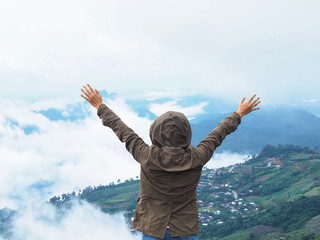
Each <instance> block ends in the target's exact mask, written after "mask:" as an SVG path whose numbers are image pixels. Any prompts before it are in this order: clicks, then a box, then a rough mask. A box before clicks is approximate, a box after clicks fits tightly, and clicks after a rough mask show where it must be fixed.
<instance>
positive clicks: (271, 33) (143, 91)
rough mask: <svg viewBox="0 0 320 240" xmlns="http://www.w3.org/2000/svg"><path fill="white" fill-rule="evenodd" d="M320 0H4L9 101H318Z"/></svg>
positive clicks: (0, 43)
mask: <svg viewBox="0 0 320 240" xmlns="http://www.w3.org/2000/svg"><path fill="white" fill-rule="evenodd" d="M319 7H320V3H319V1H317V0H308V1H302V0H293V1H292V0H290V1H289V0H286V1H284V0H280V1H278V0H277V1H276V0H271V1H268V2H265V1H253V0H250V1H249V0H244V1H236V0H230V1H218V0H210V1H209V0H200V1H197V2H194V1H182V0H177V1H167V0H164V1H160V2H155V1H147V0H141V1H133V0H124V1H116V0H108V1H102V0H93V1H85V0H78V1H62V0H57V1H42V0H31V1H27V2H26V1H17V0H13V1H2V2H1V9H0V79H1V88H0V94H1V96H2V98H9V99H21V98H22V99H28V100H43V99H56V98H57V97H58V96H59V97H60V96H67V97H73V98H78V97H79V88H80V87H81V86H82V85H83V84H84V83H87V82H89V83H91V84H92V85H94V86H95V87H96V88H98V89H106V90H107V91H108V92H116V93H118V94H120V96H122V97H126V98H137V97H140V98H144V97H147V96H150V95H151V96H150V97H155V96H157V95H170V96H179V95H190V94H206V95H214V96H219V97H225V98H236V99H239V98H241V97H242V96H246V95H251V94H253V93H257V94H259V95H260V96H261V97H262V98H263V99H264V101H265V102H266V103H275V102H276V103H278V102H295V101H303V100H304V101H311V100H313V101H319V98H320V97H319V94H318V87H319V70H318V66H319V63H320V62H319V61H320V60H319V57H318V56H319V54H320V47H319V40H320V39H319V38H320V19H319V18H320V17H319V14H318V9H319Z"/></svg>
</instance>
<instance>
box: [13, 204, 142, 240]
mask: <svg viewBox="0 0 320 240" xmlns="http://www.w3.org/2000/svg"><path fill="white" fill-rule="evenodd" d="M13 239H25V240H42V239H46V240H57V239H61V240H69V239H79V240H89V239H90V240H91V239H95V240H100V239H101V240H102V239H119V240H138V239H141V234H137V235H133V234H131V232H130V229H129V227H128V225H127V224H126V222H125V219H124V217H123V215H122V214H117V215H112V216H111V215H109V214H105V213H103V212H101V211H100V210H99V209H97V208H95V207H93V206H92V205H89V204H88V203H86V202H74V203H73V205H72V207H71V208H70V209H64V213H63V214H61V213H59V210H58V209H57V208H55V207H54V206H52V205H49V204H41V205H39V204H38V205H29V206H28V207H27V208H25V209H21V210H20V211H19V215H18V217H17V219H15V221H14V224H13Z"/></svg>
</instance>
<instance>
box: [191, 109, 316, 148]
mask: <svg viewBox="0 0 320 240" xmlns="http://www.w3.org/2000/svg"><path fill="white" fill-rule="evenodd" d="M226 116H227V114H220V115H219V116H213V117H212V118H211V119H210V120H203V121H201V122H199V123H196V124H192V130H193V133H194V134H193V139H192V144H194V145H197V144H198V143H199V142H200V141H201V140H202V139H203V138H204V137H205V136H206V135H207V134H208V133H209V132H210V131H211V130H212V129H213V128H214V127H215V126H217V124H218V123H219V122H220V121H221V120H223V118H224V117H226ZM319 133H320V118H318V117H317V116H315V115H313V114H311V113H309V112H306V111H304V110H301V109H296V108H289V107H284V106H282V107H279V106H278V107H272V108H271V107H267V108H263V109H262V110H260V111H259V112H255V113H253V114H250V115H248V116H245V117H244V118H243V119H242V123H241V124H240V126H239V127H238V129H237V131H236V132H235V133H232V134H231V135H229V136H228V137H227V138H226V140H225V141H224V142H223V144H222V145H221V147H219V148H218V149H217V152H222V151H224V150H228V151H231V152H245V151H247V152H248V153H251V154H255V153H258V152H259V151H261V150H262V148H263V146H265V145H266V144H268V143H272V144H274V145H278V144H292V145H301V146H309V147H311V148H317V147H319V146H320V134H319Z"/></svg>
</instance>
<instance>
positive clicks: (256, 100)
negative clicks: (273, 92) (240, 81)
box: [252, 97, 260, 104]
mask: <svg viewBox="0 0 320 240" xmlns="http://www.w3.org/2000/svg"><path fill="white" fill-rule="evenodd" d="M259 100H260V98H259V97H258V98H257V99H255V100H254V101H253V102H252V103H253V104H254V103H256V102H258V101H259Z"/></svg>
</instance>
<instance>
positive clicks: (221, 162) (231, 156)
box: [206, 152, 248, 168]
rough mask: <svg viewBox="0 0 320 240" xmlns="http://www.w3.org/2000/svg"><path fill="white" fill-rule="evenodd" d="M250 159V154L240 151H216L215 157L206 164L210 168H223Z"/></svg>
mask: <svg viewBox="0 0 320 240" xmlns="http://www.w3.org/2000/svg"><path fill="white" fill-rule="evenodd" d="M246 160H248V155H245V154H239V153H230V152H223V153H215V154H213V158H212V159H211V160H210V161H209V162H208V163H207V164H206V167H208V168H221V167H228V166H230V165H234V164H237V163H244V162H245V161H246Z"/></svg>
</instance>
